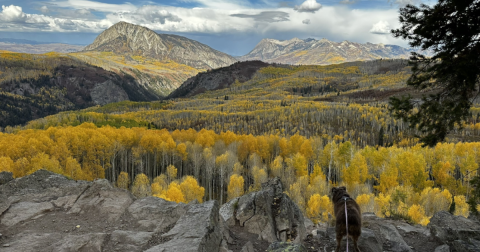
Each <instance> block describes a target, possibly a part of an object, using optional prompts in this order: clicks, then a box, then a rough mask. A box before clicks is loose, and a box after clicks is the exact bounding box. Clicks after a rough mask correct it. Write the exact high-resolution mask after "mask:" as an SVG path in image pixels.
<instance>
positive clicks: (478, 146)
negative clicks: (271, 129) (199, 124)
mask: <svg viewBox="0 0 480 252" xmlns="http://www.w3.org/2000/svg"><path fill="white" fill-rule="evenodd" d="M479 159H480V143H478V142H471V143H463V142H457V143H439V144H437V145H436V146H435V147H434V148H422V147H421V146H420V145H419V144H414V145H411V146H403V145H400V144H394V145H393V146H390V147H383V146H377V147H372V146H365V147H361V146H358V145H355V144H352V143H351V142H350V141H345V139H344V138H343V137H341V136H336V137H333V138H331V137H329V136H312V137H308V138H307V137H305V136H302V135H299V134H295V135H292V136H289V137H284V136H282V135H280V134H268V135H267V134H265V135H260V136H253V135H245V134H236V133H233V132H231V131H226V132H221V133H220V134H217V133H215V131H213V130H206V129H203V130H200V131H196V130H193V129H188V130H175V131H168V130H166V129H162V130H158V129H148V128H146V127H142V128H139V127H132V128H126V127H120V128H115V127H111V126H108V125H107V126H102V127H97V126H95V124H93V123H82V124H81V125H78V126H52V127H49V128H48V129H46V130H41V129H26V130H15V131H14V132H12V133H1V134H0V168H1V171H10V172H12V173H13V175H14V177H16V178H18V177H22V176H25V175H28V174H31V173H33V172H34V171H36V170H38V169H46V170H50V171H53V172H56V173H59V174H63V175H65V176H67V177H69V178H71V179H74V180H94V179H97V178H107V179H109V180H110V181H112V182H113V183H114V184H115V185H116V186H118V187H120V188H124V189H129V190H131V191H132V193H133V194H134V195H135V196H137V197H145V196H156V197H160V198H164V199H166V200H170V201H175V202H190V201H192V200H197V201H199V202H202V201H204V200H210V199H217V200H220V201H221V202H222V203H225V202H226V201H227V200H230V199H232V198H235V197H238V196H241V195H243V194H244V193H246V192H250V191H255V190H259V189H260V185H261V183H263V182H265V181H266V180H267V179H268V178H269V177H274V176H278V177H280V178H281V180H282V182H283V184H284V186H285V187H284V188H286V192H287V194H288V195H289V196H290V197H291V198H292V200H293V201H294V202H296V203H297V204H298V206H300V208H301V209H302V211H303V212H304V213H305V214H306V215H307V216H308V217H309V218H311V219H312V220H314V221H316V222H319V221H327V218H328V213H331V212H332V206H331V202H330V199H329V197H328V193H329V188H331V186H336V185H345V186H346V187H347V189H348V191H349V192H350V194H351V196H352V197H353V198H355V199H356V200H357V202H358V204H359V205H360V207H361V209H362V211H365V212H367V211H368V212H375V214H377V215H378V216H382V217H394V216H397V217H403V218H406V219H408V220H410V221H412V222H414V223H419V224H422V225H426V224H427V223H428V219H429V218H430V217H431V216H432V215H433V214H434V213H435V212H438V211H442V210H449V209H450V207H451V205H452V202H454V203H455V210H454V213H455V214H456V215H462V216H468V213H469V209H468V204H467V203H466V201H467V200H468V197H469V195H470V194H471V190H472V187H471V185H470V184H469V183H470V182H469V181H470V180H471V178H472V177H473V176H476V175H477V170H478V162H479Z"/></svg>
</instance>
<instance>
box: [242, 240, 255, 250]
mask: <svg viewBox="0 0 480 252" xmlns="http://www.w3.org/2000/svg"><path fill="white" fill-rule="evenodd" d="M240 252H256V251H255V249H253V244H252V242H251V241H248V242H247V243H245V245H243V247H242V250H240Z"/></svg>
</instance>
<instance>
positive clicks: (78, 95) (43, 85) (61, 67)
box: [0, 51, 159, 127]
mask: <svg viewBox="0 0 480 252" xmlns="http://www.w3.org/2000/svg"><path fill="white" fill-rule="evenodd" d="M157 99H159V97H158V96H156V95H154V94H153V92H152V91H151V90H147V89H145V88H144V87H143V86H142V85H140V84H139V83H138V82H137V81H136V80H135V79H134V78H133V77H132V76H130V75H126V74H116V73H114V72H110V71H106V70H104V69H101V68H98V67H94V66H91V65H88V64H86V63H84V62H81V61H79V60H76V59H74V58H72V57H69V56H67V55H61V54H56V53H49V54H43V55H37V54H23V53H13V52H6V51H0V127H6V126H7V125H10V126H13V125H18V124H24V123H26V122H28V121H30V120H32V119H36V118H41V117H44V116H47V115H51V114H55V113H58V112H60V111H65V110H73V109H82V108H86V107H90V106H95V105H104V104H107V103H110V102H119V101H124V100H133V101H152V100H157Z"/></svg>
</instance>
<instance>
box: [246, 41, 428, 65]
mask: <svg viewBox="0 0 480 252" xmlns="http://www.w3.org/2000/svg"><path fill="white" fill-rule="evenodd" d="M411 52H417V53H423V54H426V55H427V56H430V52H424V51H421V50H418V49H409V48H403V47H401V46H397V45H385V44H381V43H379V44H373V43H370V42H367V43H365V44H362V43H356V42H350V41H347V40H344V41H342V42H333V41H330V40H328V39H325V38H322V39H320V40H316V39H312V38H307V39H299V38H292V39H290V40H276V39H270V38H265V39H262V40H261V41H260V42H259V43H258V44H257V45H256V46H255V48H254V49H253V50H252V51H250V52H249V53H248V54H246V55H244V56H241V57H239V58H238V59H239V60H240V61H246V60H262V61H265V62H269V63H281V64H292V65H299V64H302V65H328V64H338V63H344V62H352V61H365V60H375V59H382V58H383V59H395V58H404V59H406V58H408V57H409V56H410V53H411Z"/></svg>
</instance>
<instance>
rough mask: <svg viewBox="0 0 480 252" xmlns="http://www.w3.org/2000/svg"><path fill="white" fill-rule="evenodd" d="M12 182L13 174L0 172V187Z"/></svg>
mask: <svg viewBox="0 0 480 252" xmlns="http://www.w3.org/2000/svg"><path fill="white" fill-rule="evenodd" d="M12 180H13V173H11V172H7V171H3V172H0V185H3V184H6V183H8V182H10V181H12Z"/></svg>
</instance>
